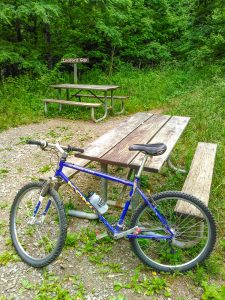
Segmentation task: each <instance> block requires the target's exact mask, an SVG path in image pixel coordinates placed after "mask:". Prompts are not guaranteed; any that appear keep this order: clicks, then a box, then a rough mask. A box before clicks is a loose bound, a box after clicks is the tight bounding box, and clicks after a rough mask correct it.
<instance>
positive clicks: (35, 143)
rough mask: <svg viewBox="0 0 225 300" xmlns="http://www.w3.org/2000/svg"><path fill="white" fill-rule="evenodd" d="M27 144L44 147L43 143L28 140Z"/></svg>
mask: <svg viewBox="0 0 225 300" xmlns="http://www.w3.org/2000/svg"><path fill="white" fill-rule="evenodd" d="M26 143H27V144H29V145H37V146H42V142H40V141H33V140H27V141H26Z"/></svg>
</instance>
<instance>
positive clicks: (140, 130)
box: [65, 112, 190, 200]
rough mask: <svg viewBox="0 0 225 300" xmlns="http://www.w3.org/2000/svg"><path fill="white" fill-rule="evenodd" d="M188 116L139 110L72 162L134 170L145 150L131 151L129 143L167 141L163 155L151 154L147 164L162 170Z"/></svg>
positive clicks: (104, 192) (104, 186)
mask: <svg viewBox="0 0 225 300" xmlns="http://www.w3.org/2000/svg"><path fill="white" fill-rule="evenodd" d="M189 119H190V118H189V117H180V116H170V115H160V114H153V113H145V112H143V113H137V114H135V115H133V116H132V117H130V118H129V119H127V120H125V121H123V122H122V123H120V124H119V125H118V126H117V127H116V128H114V129H112V130H110V131H108V132H106V133H105V134H103V135H102V136H101V137H99V138H98V139H97V140H95V141H94V142H92V143H90V144H89V145H88V146H87V147H86V148H85V149H84V153H79V154H77V155H76V157H74V158H72V159H71V162H72V163H75V164H78V165H81V166H85V165H87V164H88V163H89V162H90V161H98V162H100V163H101V169H102V171H104V172H107V166H108V164H110V165H118V166H122V167H127V168H130V169H131V170H133V169H138V168H139V166H140V164H141V161H142V159H143V155H144V154H143V153H141V152H136V151H129V149H128V148H129V146H130V145H133V144H151V143H164V144H166V146H167V150H166V152H165V153H164V154H162V155H160V156H154V157H149V158H148V160H147V162H146V164H145V168H144V170H145V171H148V172H159V171H160V170H161V168H162V166H163V165H164V164H165V162H166V161H168V159H169V157H170V154H171V152H172V150H173V148H174V147H175V145H176V143H177V142H178V140H179V138H180V136H181V134H182V132H183V131H184V129H185V127H186V126H187V124H188V122H189ZM75 172H76V171H73V170H66V171H65V174H66V175H67V176H69V177H72V176H73V175H74V173H75ZM102 197H103V199H105V200H107V181H106V180H105V179H102Z"/></svg>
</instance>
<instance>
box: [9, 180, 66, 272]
mask: <svg viewBox="0 0 225 300" xmlns="http://www.w3.org/2000/svg"><path fill="white" fill-rule="evenodd" d="M41 189H42V185H40V184H36V185H35V184H33V185H31V186H30V187H27V188H26V189H25V190H24V191H22V192H21V193H20V195H19V196H18V197H17V199H16V201H15V203H14V206H13V209H12V212H11V235H12V238H13V242H14V246H15V248H16V250H17V252H18V254H19V255H20V256H21V257H22V259H23V260H24V261H25V262H27V263H28V264H31V265H33V264H34V266H37V267H38V266H39V265H38V263H40V266H42V265H46V264H47V263H48V262H49V261H51V258H52V257H53V256H55V255H56V252H57V251H58V249H59V247H60V243H62V241H61V238H60V236H61V231H62V216H61V213H60V208H59V206H58V203H57V201H55V199H54V198H55V197H53V196H52V195H50V194H47V195H46V196H45V197H44V198H43V200H42V204H41V206H40V208H39V209H38V212H37V215H36V217H35V219H34V218H33V213H34V209H35V207H36V205H37V203H38V200H39V196H40V191H41ZM49 203H50V206H49V209H48V211H47V213H46V215H45V213H44V212H45V210H46V207H47V204H48V205H49ZM35 263H36V265H35Z"/></svg>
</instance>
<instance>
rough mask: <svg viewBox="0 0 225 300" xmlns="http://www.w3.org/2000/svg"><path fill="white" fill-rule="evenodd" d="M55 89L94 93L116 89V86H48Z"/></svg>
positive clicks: (65, 84) (64, 84)
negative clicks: (90, 91) (91, 91)
mask: <svg viewBox="0 0 225 300" xmlns="http://www.w3.org/2000/svg"><path fill="white" fill-rule="evenodd" d="M50 87H53V88H55V89H79V90H96V91H109V90H115V89H118V88H119V86H118V85H93V84H67V83H62V84H53V85H50Z"/></svg>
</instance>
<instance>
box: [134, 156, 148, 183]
mask: <svg viewBox="0 0 225 300" xmlns="http://www.w3.org/2000/svg"><path fill="white" fill-rule="evenodd" d="M147 158H148V154H145V156H144V157H143V160H142V162H141V165H140V168H139V170H138V172H137V175H136V176H135V177H136V178H140V177H141V173H142V171H143V169H144V166H145V163H146V160H147Z"/></svg>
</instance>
